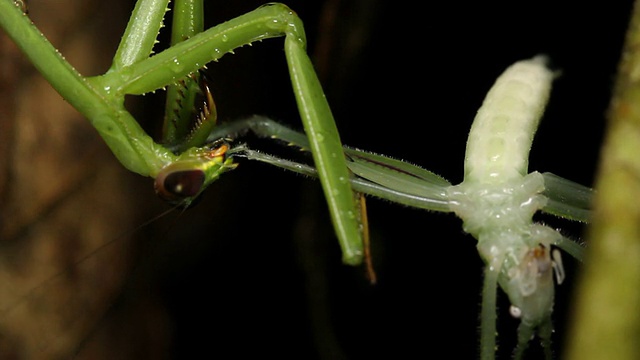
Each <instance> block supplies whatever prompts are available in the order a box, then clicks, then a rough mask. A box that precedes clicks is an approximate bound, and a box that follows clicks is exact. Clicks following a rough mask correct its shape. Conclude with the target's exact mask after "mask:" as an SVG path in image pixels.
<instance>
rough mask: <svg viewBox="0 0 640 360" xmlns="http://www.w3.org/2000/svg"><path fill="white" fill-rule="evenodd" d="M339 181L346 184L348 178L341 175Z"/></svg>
mask: <svg viewBox="0 0 640 360" xmlns="http://www.w3.org/2000/svg"><path fill="white" fill-rule="evenodd" d="M338 181H340V182H341V183H343V184H344V183H346V182H347V178H346V177H344V176H340V177H339V178H338Z"/></svg>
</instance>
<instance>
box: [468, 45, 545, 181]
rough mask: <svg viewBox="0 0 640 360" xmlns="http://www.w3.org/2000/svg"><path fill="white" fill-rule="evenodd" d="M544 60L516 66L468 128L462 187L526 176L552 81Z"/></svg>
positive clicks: (500, 80) (490, 93) (503, 79)
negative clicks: (477, 182)
mask: <svg viewBox="0 0 640 360" xmlns="http://www.w3.org/2000/svg"><path fill="white" fill-rule="evenodd" d="M546 60H547V59H546V58H545V57H544V56H536V57H534V58H533V59H529V60H523V61H519V62H517V63H515V64H513V65H511V66H510V67H509V68H508V69H507V70H505V72H504V73H503V74H502V75H501V76H500V77H499V78H498V80H496V82H495V84H494V85H493V87H492V88H491V90H490V91H489V93H488V94H487V96H486V98H485V100H484V102H483V103H482V107H480V109H479V110H478V113H477V115H476V117H475V119H474V121H473V125H472V126H471V132H470V133H469V139H468V141H467V153H466V156H465V163H464V179H465V181H468V180H471V181H479V182H483V183H497V182H504V181H507V180H509V179H513V178H519V177H522V176H524V175H526V174H527V167H528V158H529V151H530V149H531V143H532V141H533V135H534V134H535V131H536V129H537V127H538V123H539V121H540V117H542V114H543V112H544V107H545V105H546V104H547V100H548V98H549V93H550V92H551V83H552V81H553V78H554V73H553V72H552V71H551V70H549V69H548V68H547V67H546V66H545V63H546Z"/></svg>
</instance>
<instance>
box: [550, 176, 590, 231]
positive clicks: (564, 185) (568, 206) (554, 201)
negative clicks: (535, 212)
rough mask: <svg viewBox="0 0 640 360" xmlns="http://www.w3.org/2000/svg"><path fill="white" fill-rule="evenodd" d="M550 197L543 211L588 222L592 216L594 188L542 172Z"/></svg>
mask: <svg viewBox="0 0 640 360" xmlns="http://www.w3.org/2000/svg"><path fill="white" fill-rule="evenodd" d="M542 177H543V178H544V187H545V189H544V191H543V192H542V194H543V195H545V196H546V197H547V199H548V201H547V204H546V205H545V207H544V208H543V209H542V211H544V212H546V213H549V214H552V215H557V216H561V217H563V218H567V219H571V220H576V221H581V222H587V221H589V219H590V218H591V211H590V209H591V202H592V198H593V190H592V189H591V188H589V187H586V186H583V185H580V184H578V183H576V182H573V181H571V180H567V179H565V178H562V177H560V176H557V175H555V174H552V173H550V172H546V173H543V174H542Z"/></svg>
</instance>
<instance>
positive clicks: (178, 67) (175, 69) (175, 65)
mask: <svg viewBox="0 0 640 360" xmlns="http://www.w3.org/2000/svg"><path fill="white" fill-rule="evenodd" d="M171 70H173V72H175V73H179V72H182V70H184V66H182V64H181V63H180V60H178V59H173V66H172V67H171Z"/></svg>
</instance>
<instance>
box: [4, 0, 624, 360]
mask: <svg viewBox="0 0 640 360" xmlns="http://www.w3.org/2000/svg"><path fill="white" fill-rule="evenodd" d="M442 3H445V2H442ZM261 4H262V3H261V2H257V1H235V2H232V3H229V2H227V3H218V2H215V1H207V2H206V4H205V7H206V10H207V12H208V15H207V22H208V26H212V25H215V24H218V23H220V22H222V21H224V20H226V19H230V18H232V17H234V16H237V15H240V14H243V13H245V12H247V11H250V10H252V9H254V8H256V7H257V6H259V5H261ZM29 5H30V16H31V18H32V19H33V21H34V22H35V23H36V24H37V25H38V26H39V27H40V28H41V30H42V31H43V32H44V33H45V35H46V36H47V37H48V38H49V39H50V40H51V41H52V42H53V44H54V45H55V46H56V47H58V48H59V49H60V51H61V53H62V54H64V55H65V57H66V58H67V59H68V61H69V62H70V63H71V64H73V65H74V66H75V67H77V68H78V69H79V71H80V72H81V73H83V74H87V75H94V74H99V73H101V72H104V71H105V70H106V69H107V68H108V66H109V64H110V59H111V57H112V56H113V53H114V51H115V48H116V46H117V42H118V41H119V37H120V36H121V34H122V31H123V30H124V27H125V25H126V21H127V14H128V12H129V11H130V10H131V8H132V7H133V2H131V1H110V2H100V1H94V0H91V1H82V2H79V1H75V2H74V1H66V0H58V1H50V0H41V1H37V0H32V1H30V2H29ZM288 5H289V6H291V8H292V9H294V10H295V11H296V12H297V13H298V14H299V15H300V17H301V18H302V19H303V21H304V22H305V25H306V31H307V35H308V38H309V52H310V53H311V55H312V58H313V59H314V62H315V63H316V65H317V69H318V72H319V75H320V77H321V81H322V82H323V84H325V90H326V92H327V97H328V98H329V101H330V103H331V104H332V108H333V110H334V115H335V117H336V120H337V123H338V128H339V129H340V132H341V134H342V139H343V142H344V143H346V144H349V145H352V146H356V147H359V148H363V149H367V150H371V151H374V152H378V153H383V154H387V155H390V156H394V157H398V158H401V159H405V160H408V161H411V162H413V163H416V164H419V165H422V166H424V167H426V168H428V169H430V170H432V171H434V172H436V173H438V174H441V175H443V176H444V177H445V178H447V179H449V180H450V181H451V182H453V183H457V182H459V181H461V180H462V161H463V157H464V147H465V142H466V135H467V132H468V129H469V127H470V124H471V121H472V120H473V116H474V114H475V111H476V110H477V108H478V106H479V105H480V103H481V101H482V99H483V97H484V95H485V93H486V91H487V90H488V88H489V87H490V86H491V84H492V82H493V81H494V80H495V78H496V77H497V76H498V75H499V74H500V72H501V71H502V70H504V68H505V67H506V66H508V65H510V64H511V63H513V62H514V61H517V60H520V59H523V58H528V57H531V56H533V55H536V54H540V53H544V54H548V55H549V56H550V58H551V59H552V61H553V64H554V65H555V66H556V67H557V68H558V69H559V70H561V71H562V76H561V77H560V78H559V79H558V80H557V82H556V84H555V88H554V92H553V94H552V99H551V103H550V105H549V108H548V111H547V113H546V116H545V118H544V120H543V122H542V125H541V127H540V130H539V133H538V135H537V136H536V139H535V141H534V146H533V150H532V154H531V161H530V168H531V169H532V170H539V171H551V172H554V173H556V174H558V175H561V176H564V177H567V178H570V179H572V180H575V181H578V182H580V183H583V184H585V185H590V184H591V182H592V179H593V172H594V170H595V167H596V162H597V156H598V155H597V154H598V146H599V143H600V141H601V138H602V129H603V123H604V111H605V109H606V106H607V103H608V99H609V95H610V91H611V86H612V80H613V74H614V71H615V67H616V64H617V61H618V56H619V52H620V47H621V45H622V41H623V33H624V30H625V27H626V24H627V16H628V14H629V10H630V2H629V1H626V2H616V3H615V4H614V3H608V4H607V5H606V6H605V5H583V6H581V7H572V6H569V5H564V4H563V5H558V4H557V3H556V2H553V1H539V2H536V3H535V4H534V5H532V4H529V3H527V4H524V3H523V4H512V3H509V2H496V1H489V2H469V4H464V3H459V2H450V3H445V4H441V3H434V4H431V3H430V4H429V5H427V10H425V11H418V10H417V9H415V8H413V7H412V5H411V3H410V2H406V3H403V2H397V1H396V2H391V1H385V0H375V1H372V0H360V1H359V0H326V1H320V0H318V1H302V0H294V1H291V2H289V3H288ZM209 76H210V77H211V78H212V83H213V92H214V96H215V98H216V103H217V106H218V112H219V116H220V120H221V121H232V120H233V119H237V118H239V117H242V116H248V115H251V114H263V115H267V116H270V117H272V118H274V119H278V120H281V121H282V122H284V123H287V124H289V125H291V126H293V127H295V128H301V126H300V123H299V119H298V115H297V110H296V108H295V101H294V99H293V96H292V93H291V90H290V85H289V79H288V75H287V68H286V63H285V60H284V53H283V51H282V41H281V40H277V39H276V40H268V41H264V42H262V43H258V44H255V45H254V46H252V47H244V48H242V49H239V50H238V51H236V55H228V56H225V57H224V58H223V59H221V61H220V62H219V63H216V64H212V65H211V66H209ZM0 92H1V95H2V96H0V115H1V116H0V196H1V198H0V358H2V359H5V358H8V359H58V358H70V357H74V356H77V357H78V358H81V359H111V358H121V359H125V358H131V359H143V358H154V359H157V358H185V357H192V356H194V355H205V356H207V357H212V358H213V357H217V358H245V357H250V356H257V355H265V354H274V355H277V356H278V357H279V358H295V359H360V358H363V359H364V358H368V359H378V358H380V359H383V358H390V357H392V358H403V357H408V356H410V355H412V357H429V356H430V355H432V354H434V353H436V352H438V351H439V350H440V349H442V348H445V349H446V351H447V352H448V354H450V357H452V358H473V357H475V354H476V352H477V326H478V321H477V318H478V310H479V305H478V304H479V302H480V298H479V286H480V284H481V268H482V264H481V262H480V260H479V258H478V256H477V254H476V251H475V241H474V240H473V239H472V238H471V237H470V236H466V235H464V234H463V233H462V230H461V227H460V221H459V220H458V219H456V218H455V217H454V216H452V215H443V214H434V213H428V212H425V211H418V210H411V209H405V208H403V207H400V206H397V205H393V204H388V203H386V202H383V201H378V200H375V199H372V200H370V201H369V202H368V204H369V209H370V215H369V217H370V222H371V227H372V233H373V235H372V236H373V252H374V261H375V265H376V269H377V272H378V277H379V282H378V284H377V285H375V286H371V285H369V284H368V283H367V281H366V279H365V276H364V272H363V270H362V269H354V268H349V267H347V266H344V265H342V264H340V254H339V249H338V246H337V243H336V241H335V237H334V236H333V233H332V229H331V225H330V222H329V220H328V218H327V215H326V210H325V208H326V206H325V205H324V203H323V199H322V195H321V191H320V188H319V185H318V184H317V183H316V182H314V181H312V180H308V179H304V178H302V177H299V176H295V175H292V174H287V173H284V172H283V171H281V170H279V169H272V168H269V167H267V166H263V165H261V164H252V163H246V162H245V163H242V164H241V165H240V167H239V168H238V169H237V170H235V171H233V172H231V173H229V174H226V175H225V176H223V178H222V179H221V180H219V182H218V183H216V184H214V185H213V186H211V188H210V189H209V190H208V192H207V194H205V196H204V199H203V201H202V202H201V203H200V204H198V205H197V206H196V207H195V208H193V209H189V210H187V211H185V212H180V213H179V212H177V211H176V212H173V213H172V214H170V215H167V216H164V217H161V218H159V219H157V220H155V221H153V222H151V223H150V224H148V225H143V226H141V224H145V223H146V221H147V220H150V219H152V218H154V217H155V216H157V215H159V214H160V213H161V212H163V211H164V210H167V209H169V206H168V205H165V204H163V203H162V202H161V201H160V200H159V199H157V198H156V197H155V194H154V193H153V188H152V181H151V179H146V178H142V177H140V176H138V175H135V174H132V173H129V172H127V171H126V170H124V169H123V168H122V167H121V166H119V164H118V163H117V162H116V161H115V159H114V157H113V156H112V155H111V154H110V152H109V151H108V149H107V148H106V146H105V145H104V143H103V142H102V140H101V139H100V138H99V136H97V134H96V133H95V131H94V130H93V129H92V128H91V126H90V125H89V123H88V122H87V121H86V120H85V119H83V118H82V117H81V116H79V115H78V114H77V113H76V112H75V111H74V110H73V109H72V108H71V107H70V106H68V105H67V104H66V103H65V102H64V101H63V100H62V99H61V98H60V96H59V95H57V94H56V93H55V92H54V91H53V90H52V89H51V88H50V87H49V86H48V85H47V84H46V83H45V82H44V80H42V79H41V77H40V76H39V75H38V74H37V73H36V72H35V71H34V70H33V69H32V68H31V67H30V66H29V64H28V63H27V62H26V61H25V59H24V58H23V57H22V56H21V54H20V53H19V51H18V50H17V49H16V48H15V47H14V46H13V44H12V43H11V42H10V40H8V39H7V38H6V37H5V36H4V35H3V34H0ZM160 97H161V94H157V95H149V96H145V97H143V98H140V99H132V101H131V109H132V112H134V113H135V114H136V116H137V117H138V118H139V119H140V121H141V122H143V123H144V124H145V126H146V127H147V128H148V129H150V131H151V132H153V131H154V129H155V126H157V123H158V122H159V121H160V119H161V117H162V111H163V110H162V109H161V108H158V107H157V101H158V99H160ZM541 220H543V221H545V222H547V223H550V224H551V225H552V226H557V227H561V228H562V229H566V233H567V234H568V235H569V236H572V237H575V238H580V237H581V233H582V227H581V226H580V225H577V224H568V223H567V222H566V221H561V220H557V219H553V218H549V217H543V218H541ZM565 263H566V264H565V266H567V267H568V268H569V269H568V270H569V271H568V281H567V282H566V283H565V284H563V285H562V286H561V287H559V291H558V300H557V306H556V312H555V319H556V324H557V329H558V331H557V333H556V335H555V338H554V341H555V346H556V347H560V346H562V336H563V334H564V332H563V329H564V328H565V324H564V320H565V317H566V315H567V314H568V313H569V312H570V309H571V305H570V299H571V298H570V296H571V295H570V290H571V285H572V284H571V283H572V282H571V280H572V277H573V275H574V274H575V271H577V270H576V269H575V268H574V265H575V263H574V262H573V261H572V260H571V259H569V257H568V256H565ZM504 300H505V299H502V301H503V302H502V303H501V304H500V305H501V306H500V309H499V311H500V312H499V317H500V318H501V319H503V320H504V322H501V323H500V325H499V331H500V338H499V339H500V344H501V345H502V346H501V348H500V349H501V350H500V351H501V353H500V354H501V356H502V357H504V358H506V357H508V354H509V353H510V349H512V348H513V345H514V341H515V340H514V334H515V326H516V324H517V322H516V321H514V320H511V319H510V318H509V317H508V314H507V309H508V304H507V303H506V301H504ZM430 329H435V330H436V335H435V336H433V335H431V336H429V335H427V331H428V330H430ZM535 354H536V352H535V349H534V351H533V352H532V358H535V356H536V355H535Z"/></svg>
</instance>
